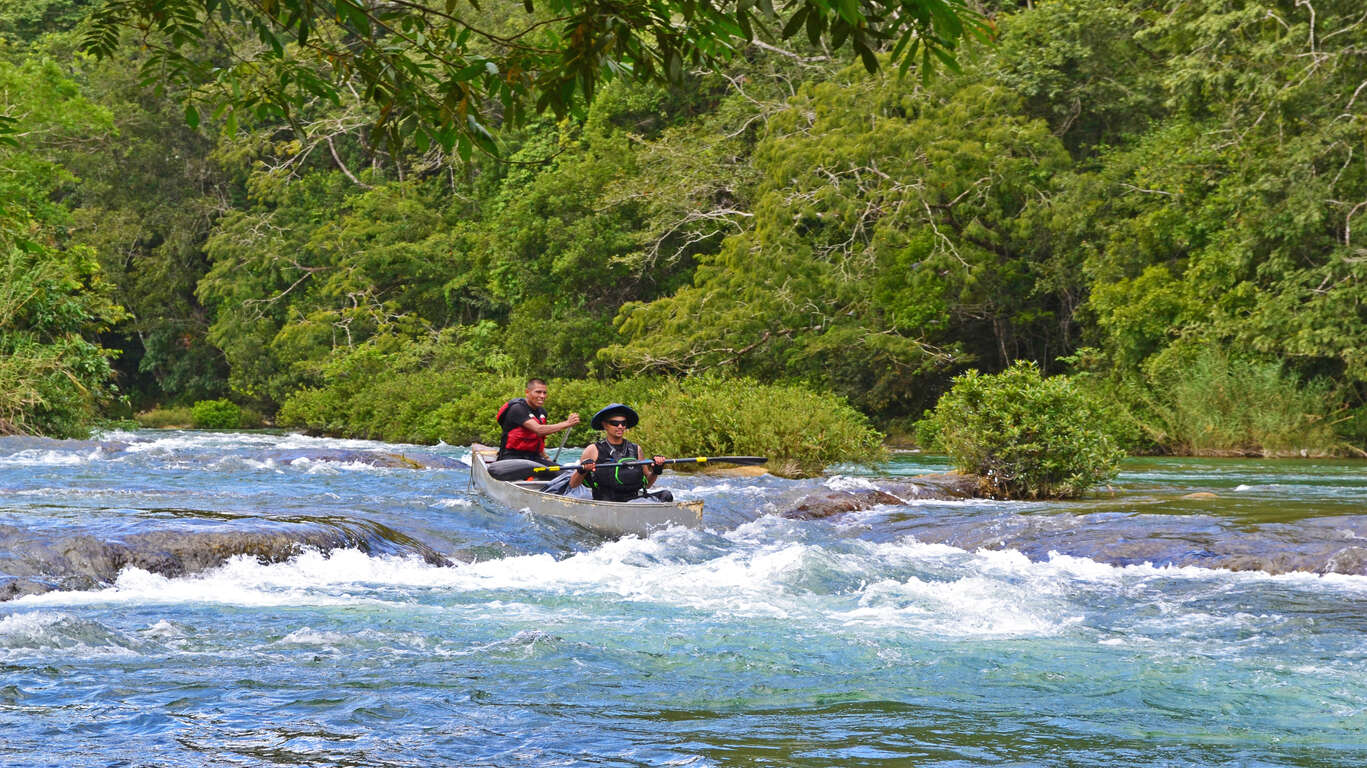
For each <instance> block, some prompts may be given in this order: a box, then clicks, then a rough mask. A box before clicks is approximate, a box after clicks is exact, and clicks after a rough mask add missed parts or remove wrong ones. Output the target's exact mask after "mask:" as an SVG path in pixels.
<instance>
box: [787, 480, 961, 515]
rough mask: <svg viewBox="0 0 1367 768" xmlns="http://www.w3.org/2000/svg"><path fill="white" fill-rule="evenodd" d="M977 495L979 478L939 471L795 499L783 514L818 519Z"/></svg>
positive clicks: (825, 491) (821, 492) (820, 492)
mask: <svg viewBox="0 0 1367 768" xmlns="http://www.w3.org/2000/svg"><path fill="white" fill-rule="evenodd" d="M980 495H981V494H979V493H978V478H976V477H974V476H972V475H964V474H960V473H958V472H940V473H936V474H932V475H917V476H916V477H912V478H907V479H904V480H891V481H880V482H879V483H878V487H877V488H868V489H857V490H848V491H846V490H823V491H819V492H817V493H811V494H808V495H806V496H804V497H802V498H801V499H798V501H797V503H796V504H795V505H794V506H793V507H792V508H791V509H789V510H787V511H785V512H783V513H782V514H783V517H787V518H791V519H793V520H820V519H821V518H825V517H830V516H832V515H842V514H846V513H848V512H858V511H859V510H862V509H872V508H873V507H877V506H880V505H883V504H905V503H907V502H908V501H913V500H916V501H923V500H927V499H939V500H944V501H955V500H960V499H973V498H978V497H980Z"/></svg>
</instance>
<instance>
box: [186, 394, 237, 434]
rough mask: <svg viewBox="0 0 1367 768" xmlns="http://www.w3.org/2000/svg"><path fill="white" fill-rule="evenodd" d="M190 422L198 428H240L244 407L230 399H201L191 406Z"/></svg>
mask: <svg viewBox="0 0 1367 768" xmlns="http://www.w3.org/2000/svg"><path fill="white" fill-rule="evenodd" d="M190 423H191V424H193V425H194V426H195V428H197V429H239V428H241V427H242V409H241V408H239V407H238V406H237V405H236V404H234V403H232V402H229V401H228V400H200V401H199V402H197V403H195V404H194V406H192V407H191V408H190Z"/></svg>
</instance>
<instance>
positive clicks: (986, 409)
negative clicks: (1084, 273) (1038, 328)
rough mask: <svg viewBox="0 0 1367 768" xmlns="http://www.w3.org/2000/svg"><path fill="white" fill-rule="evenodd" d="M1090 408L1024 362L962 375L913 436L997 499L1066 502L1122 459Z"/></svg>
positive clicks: (1076, 393) (1065, 385) (1065, 383)
mask: <svg viewBox="0 0 1367 768" xmlns="http://www.w3.org/2000/svg"><path fill="white" fill-rule="evenodd" d="M1100 423H1101V413H1100V409H1099V408H1098V406H1097V404H1096V403H1095V402H1094V401H1093V400H1091V399H1090V398H1088V397H1087V396H1086V395H1084V394H1083V392H1082V391H1081V390H1080V389H1079V388H1078V387H1076V386H1074V385H1073V383H1072V382H1071V381H1070V380H1068V379H1067V378H1066V377H1061V376H1055V377H1053V378H1047V379H1046V378H1044V377H1043V376H1041V375H1040V372H1039V369H1038V368H1036V367H1035V366H1034V365H1033V364H1031V363H1017V364H1016V365H1014V366H1012V367H1011V368H1009V369H1007V370H1006V371H1003V372H1002V373H1000V374H997V375H992V376H989V375H983V374H981V373H978V372H977V371H969V372H968V373H966V374H963V375H962V376H959V377H957V378H955V379H954V385H953V387H952V388H951V389H950V390H949V392H947V393H946V394H945V395H944V396H943V397H941V398H940V401H939V403H937V404H936V406H935V408H934V410H933V411H930V412H928V414H927V418H926V419H925V420H924V421H923V422H922V423H921V424H919V425H918V433H919V434H920V436H921V438H922V439H923V440H925V441H926V442H927V443H929V444H930V445H931V446H932V447H935V448H937V449H940V450H943V451H944V452H945V453H947V454H948V455H949V457H950V459H951V460H952V461H953V462H954V465H955V466H956V467H957V468H958V469H959V470H960V471H962V472H966V473H970V474H973V475H976V476H977V477H979V478H980V482H981V483H982V488H983V491H984V492H985V493H987V494H988V495H991V496H995V497H998V498H1013V499H1019V498H1032V499H1039V498H1068V497H1074V496H1079V495H1081V494H1083V493H1085V492H1086V491H1087V490H1088V489H1090V488H1092V487H1093V486H1095V485H1098V484H1100V483H1105V482H1107V481H1109V480H1110V479H1111V478H1113V477H1115V474H1116V472H1117V471H1118V470H1119V462H1120V458H1121V456H1122V455H1123V454H1122V452H1121V451H1120V449H1119V448H1117V447H1116V445H1115V442H1114V441H1113V440H1112V439H1111V437H1110V436H1109V435H1108V434H1107V433H1106V432H1105V431H1104V430H1103V429H1101V428H1099V427H1098V426H1096V425H1098V424H1100Z"/></svg>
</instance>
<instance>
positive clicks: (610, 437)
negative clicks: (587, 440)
mask: <svg viewBox="0 0 1367 768" xmlns="http://www.w3.org/2000/svg"><path fill="white" fill-rule="evenodd" d="M640 420H641V418H640V417H639V416H637V415H636V411H634V410H632V408H631V406H629V405H623V404H622V403H612V404H611V405H609V406H607V407H605V408H603V409H601V410H599V411H598V412H597V413H595V414H593V419H592V420H591V421H590V422H589V426H591V427H593V428H594V429H601V430H603V439H602V440H599V441H598V442H596V443H594V444H593V445H590V446H589V447H587V448H585V449H584V453H583V454H582V455H580V457H579V464H580V468H579V469H577V470H575V472H574V476H573V477H571V478H570V488H572V489H573V488H578V487H579V486H581V485H587V486H588V487H589V488H591V489H592V490H593V498H595V499H599V500H601V501H632V500H634V499H640V498H642V497H644V498H648V499H654V500H659V501H673V498H674V497H673V494H671V493H669V491H657V492H656V493H648V492H647V491H646V489H647V488H649V487H650V486H651V484H653V483H654V482H655V481H656V480H658V479H659V478H660V475H661V473H663V472H664V471H665V464H664V462H665V457H663V456H653V457H651V458H652V460H653V461H654V463H653V464H648V465H645V466H644V467H643V466H642V465H635V466H622V465H621V462H623V461H638V460H640V459H641V458H642V451H641V446H639V445H637V444H635V443H633V442H631V441H629V440H627V438H626V433H627V430H628V429H631V428H632V427H634V426H636V424H637V423H638V422H640Z"/></svg>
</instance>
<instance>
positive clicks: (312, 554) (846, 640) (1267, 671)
mask: <svg viewBox="0 0 1367 768" xmlns="http://www.w3.org/2000/svg"><path fill="white" fill-rule="evenodd" d="M567 453H568V452H567ZM467 457H468V450H467V449H466V448H464V447H459V446H444V445H441V446H436V447H432V446H411V445H393V444H383V443H374V442H366V441H343V440H328V439H320V438H311V437H305V436H301V435H290V434H261V433H240V434H239V433H212V432H188V431H186V432H178V431H136V432H114V433H105V434H101V435H98V436H97V437H96V438H94V439H92V440H88V441H55V440H40V439H34V438H0V577H3V578H4V579H5V580H6V583H8V585H9V590H10V591H9V593H8V594H9V596H10V597H11V599H8V600H5V601H3V602H0V765H5V766H53V767H54V768H55V767H57V766H61V767H62V768H76V767H80V766H149V767H150V766H158V767H160V766H367V767H372V766H413V767H415V768H416V767H417V766H423V767H428V766H494V767H498V768H513V767H521V766H528V767H530V766H536V767H538V768H539V767H541V766H813V767H816V766H1107V767H1108V768H1113V767H1115V766H1360V765H1364V764H1367V575H1362V574H1363V573H1364V572H1367V472H1364V471H1363V470H1364V469H1367V465H1364V464H1362V463H1360V462H1330V461H1312V460H1302V461H1247V460H1245V461H1235V460H1192V459H1186V460H1178V459H1171V460H1131V461H1129V462H1127V463H1126V464H1125V465H1124V471H1123V472H1122V474H1121V475H1120V477H1119V478H1118V479H1117V481H1116V483H1115V485H1114V487H1113V488H1110V489H1105V490H1103V491H1100V492H1098V493H1097V494H1095V495H1094V496H1092V497H1089V498H1087V499H1083V500H1080V501H1075V502H1067V503H1042V502H995V501H981V500H958V501H943V500H939V501H937V500H924V501H917V500H908V501H906V503H898V504H877V505H874V506H872V507H869V508H866V509H857V510H854V511H849V512H844V513H840V514H832V515H829V516H825V517H818V518H816V519H795V518H794V516H791V515H787V514H786V512H787V511H788V510H790V509H792V508H793V507H794V505H795V504H796V503H797V502H798V501H799V500H801V499H803V498H805V497H807V496H809V495H811V494H814V493H825V492H831V491H838V490H842V489H851V488H854V489H859V488H865V487H871V486H874V485H877V484H878V483H880V482H882V481H884V480H885V479H887V478H906V477H910V476H914V475H917V474H921V473H926V472H937V471H942V470H943V469H945V466H944V465H943V463H941V462H940V461H938V460H937V459H936V458H935V457H924V456H920V455H915V454H905V455H900V456H899V457H897V458H896V459H895V460H894V461H893V462H891V463H890V464H887V465H881V466H873V467H857V466H840V467H833V468H832V469H831V471H830V473H829V474H827V475H826V476H824V477H822V478H817V479H811V480H787V479H781V478H776V477H773V476H770V475H760V476H755V477H743V476H716V475H694V474H686V473H680V472H669V473H667V474H666V475H665V478H664V481H663V483H662V486H663V487H669V488H671V489H672V490H673V491H674V493H675V495H676V496H677V497H679V498H685V499H687V498H701V499H703V500H704V501H705V503H706V512H705V516H704V524H705V527H704V528H703V529H701V530H694V531H685V530H680V529H671V530H668V531H664V532H660V533H657V534H655V535H652V536H651V537H650V538H648V539H640V538H634V537H632V538H626V539H622V540H605V539H603V538H601V537H599V536H596V535H594V534H592V533H590V532H587V531H584V530H582V529H579V528H577V527H575V526H573V525H571V524H568V523H565V522H560V521H555V520H548V519H543V518H538V517H534V516H530V515H528V514H527V513H525V512H522V511H519V510H514V509H506V508H502V507H500V506H498V505H497V504H495V503H493V502H490V501H488V500H486V499H484V498H483V497H481V496H480V495H478V494H476V493H474V492H472V491H471V490H470V489H469V486H468V479H469V477H468V470H467V469H465V468H464V466H463V462H464V460H465V459H466V458H467ZM562 458H573V457H572V456H567V457H562ZM238 550H242V552H244V553H240V554H231V553H232V552H235V551H238ZM248 552H249V553H248Z"/></svg>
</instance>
